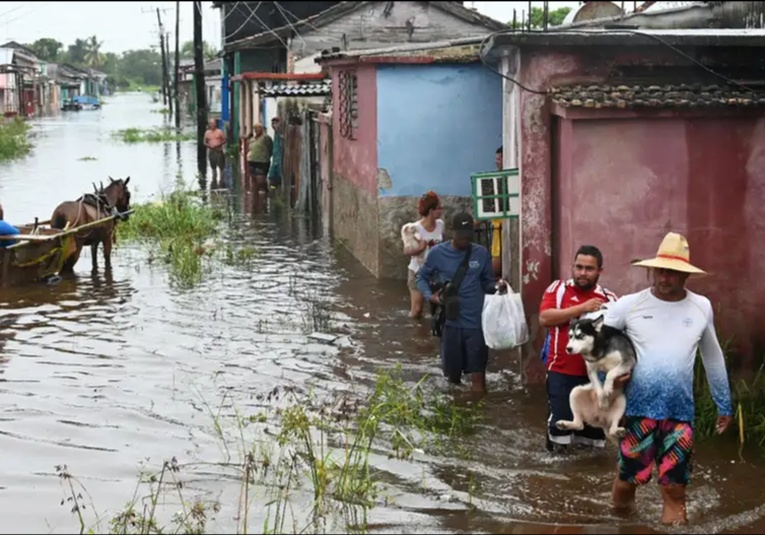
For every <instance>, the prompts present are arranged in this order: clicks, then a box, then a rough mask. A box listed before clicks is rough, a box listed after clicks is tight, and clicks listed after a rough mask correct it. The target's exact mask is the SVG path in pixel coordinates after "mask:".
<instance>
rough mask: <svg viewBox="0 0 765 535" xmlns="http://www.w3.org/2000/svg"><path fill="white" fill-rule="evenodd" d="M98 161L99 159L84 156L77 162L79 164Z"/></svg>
mask: <svg viewBox="0 0 765 535" xmlns="http://www.w3.org/2000/svg"><path fill="white" fill-rule="evenodd" d="M97 159H98V158H94V157H93V156H83V157H82V158H78V159H77V161H78V162H94V161H96V160H97Z"/></svg>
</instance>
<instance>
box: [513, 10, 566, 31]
mask: <svg viewBox="0 0 765 535" xmlns="http://www.w3.org/2000/svg"><path fill="white" fill-rule="evenodd" d="M570 11H571V8H570V7H559V8H558V9H553V10H552V11H550V10H549V9H548V11H547V26H548V27H550V26H560V25H561V24H563V20H564V19H565V18H566V15H568V14H569V12H570ZM544 15H545V12H544V9H542V8H541V7H532V8H531V28H532V29H540V28H544ZM519 19H520V15H519V16H518V19H516V21H515V28H514V29H516V30H518V29H522V28H525V27H526V24H527V23H528V21H526V20H519ZM508 24H509V25H510V26H512V25H513V21H510V22H508Z"/></svg>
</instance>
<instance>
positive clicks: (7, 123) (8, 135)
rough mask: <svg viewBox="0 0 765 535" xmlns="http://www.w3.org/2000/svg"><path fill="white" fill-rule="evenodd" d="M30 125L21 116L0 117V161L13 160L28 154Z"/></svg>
mask: <svg viewBox="0 0 765 535" xmlns="http://www.w3.org/2000/svg"><path fill="white" fill-rule="evenodd" d="M29 130H30V126H29V125H28V124H27V123H25V122H24V121H23V120H22V119H21V118H19V117H14V118H12V119H0V161H7V160H13V159H16V158H21V157H22V156H26V155H27V154H29V151H30V150H32V144H31V143H30V142H29Z"/></svg>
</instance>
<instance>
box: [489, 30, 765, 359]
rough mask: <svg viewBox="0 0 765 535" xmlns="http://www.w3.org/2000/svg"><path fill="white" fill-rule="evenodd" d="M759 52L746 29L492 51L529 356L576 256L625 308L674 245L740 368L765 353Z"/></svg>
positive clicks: (511, 41) (763, 120) (517, 36)
mask: <svg viewBox="0 0 765 535" xmlns="http://www.w3.org/2000/svg"><path fill="white" fill-rule="evenodd" d="M763 43H765V30H745V29H742V30H736V29H728V30H710V29H701V30H693V29H687V30H639V31H635V30H618V29H617V30H607V29H603V30H579V31H567V30H566V29H561V30H560V31H555V32H547V33H542V32H539V33H511V32H508V33H503V34H498V35H495V36H493V37H492V38H491V39H490V40H489V42H488V43H487V45H486V47H485V48H484V53H485V54H486V55H487V56H488V57H490V58H491V57H493V58H495V59H497V60H499V61H500V62H501V65H502V73H503V74H504V75H505V76H506V78H505V79H504V80H503V84H504V91H503V94H504V102H503V145H504V148H505V150H504V157H505V167H506V168H512V167H519V168H520V177H521V214H520V242H521V244H522V245H521V247H520V248H519V247H515V248H513V247H511V246H510V244H511V236H510V235H509V230H508V233H506V234H505V235H504V236H503V245H507V247H505V252H506V256H505V258H504V264H505V265H506V266H511V263H512V266H513V268H514V269H515V272H516V273H517V279H516V281H515V282H516V284H518V283H520V284H521V286H520V287H521V292H522V295H523V300H524V305H525V309H526V312H527V314H529V320H530V321H531V324H532V334H533V333H537V334H538V336H536V343H537V347H536V348H534V353H536V351H537V350H538V346H539V345H541V342H542V333H540V332H539V330H538V329H537V326H538V323H537V311H538V308H539V302H540V299H541V296H542V293H543V292H544V289H545V287H546V286H547V285H548V284H550V282H551V281H552V280H554V279H555V278H558V277H567V276H569V272H570V263H571V256H572V254H573V253H574V251H575V250H576V248H577V246H579V245H580V244H582V243H585V242H586V243H593V244H596V245H598V246H599V247H601V248H602V250H603V254H604V256H605V258H606V262H607V266H608V268H607V269H608V271H607V274H606V275H605V283H606V284H607V285H608V286H609V287H610V288H611V289H612V290H613V291H615V292H616V293H617V294H619V295H622V294H625V293H629V292H631V291H634V290H637V289H639V288H641V287H645V286H646V285H647V284H649V281H648V280H647V279H646V275H645V273H644V271H642V270H639V269H637V268H633V267H630V263H631V262H632V261H633V260H635V259H636V258H642V257H648V256H650V255H653V254H655V251H656V248H657V247H658V244H659V242H660V241H661V238H662V237H663V236H664V234H665V233H666V232H668V231H669V230H674V231H678V232H681V233H683V234H684V235H686V237H687V238H688V240H689V242H690V246H691V251H692V261H693V263H694V264H696V265H698V266H701V267H702V268H703V269H705V270H707V271H708V272H709V273H710V274H711V276H709V277H706V278H704V279H699V280H697V281H693V282H692V283H691V287H692V288H693V289H697V290H699V291H701V292H703V293H705V294H707V295H709V296H710V298H711V299H712V300H713V302H714V304H715V306H716V307H719V310H720V311H721V312H720V314H718V316H717V318H716V324H717V326H718V329H719V330H720V336H721V337H722V338H723V339H727V338H729V337H733V343H734V346H735V349H736V350H737V351H738V352H740V353H741V354H743V355H745V356H749V357H751V356H752V355H754V354H758V355H761V354H762V352H763V351H765V331H763V330H762V325H761V323H762V322H761V320H760V318H759V314H758V313H757V309H758V307H759V305H760V303H762V302H763V300H765V285H763V284H762V283H761V282H759V281H760V279H759V278H758V276H759V275H760V274H762V273H763V272H764V271H765V251H763V250H762V248H761V247H759V245H758V244H760V243H762V242H763V241H764V240H765V226H763V224H762V216H761V215H760V214H761V207H762V206H763V204H765V182H763V180H762V177H763V175H765V92H763V90H762V89H761V87H762V81H763V80H765V67H763V66H762V63H761V61H760V59H759V58H761V57H762V54H763ZM511 80H513V81H515V82H517V83H514V82H513V81H511ZM744 281H746V282H744ZM532 355H533V354H532ZM529 362H531V363H532V365H533V364H535V363H537V362H538V359H536V358H533V356H532V358H531V359H530V361H529Z"/></svg>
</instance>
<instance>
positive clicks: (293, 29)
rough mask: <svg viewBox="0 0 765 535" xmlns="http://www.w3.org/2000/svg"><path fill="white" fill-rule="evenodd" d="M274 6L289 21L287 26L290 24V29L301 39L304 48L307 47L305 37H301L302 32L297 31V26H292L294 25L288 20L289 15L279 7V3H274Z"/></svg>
mask: <svg viewBox="0 0 765 535" xmlns="http://www.w3.org/2000/svg"><path fill="white" fill-rule="evenodd" d="M274 5H275V6H276V9H278V10H279V13H281V15H282V18H283V19H284V20H285V21H287V24H289V27H290V28H292V31H293V32H295V35H296V36H297V37H298V39H300V40H301V41H302V42H303V46H307V44H306V42H305V39H303V36H302V35H300V32H298V31H297V28H295V26H293V25H292V23H291V22H290V19H288V18H287V14H286V13H285V12H284V9H283V8H282V6H280V5H279V2H274Z"/></svg>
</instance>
